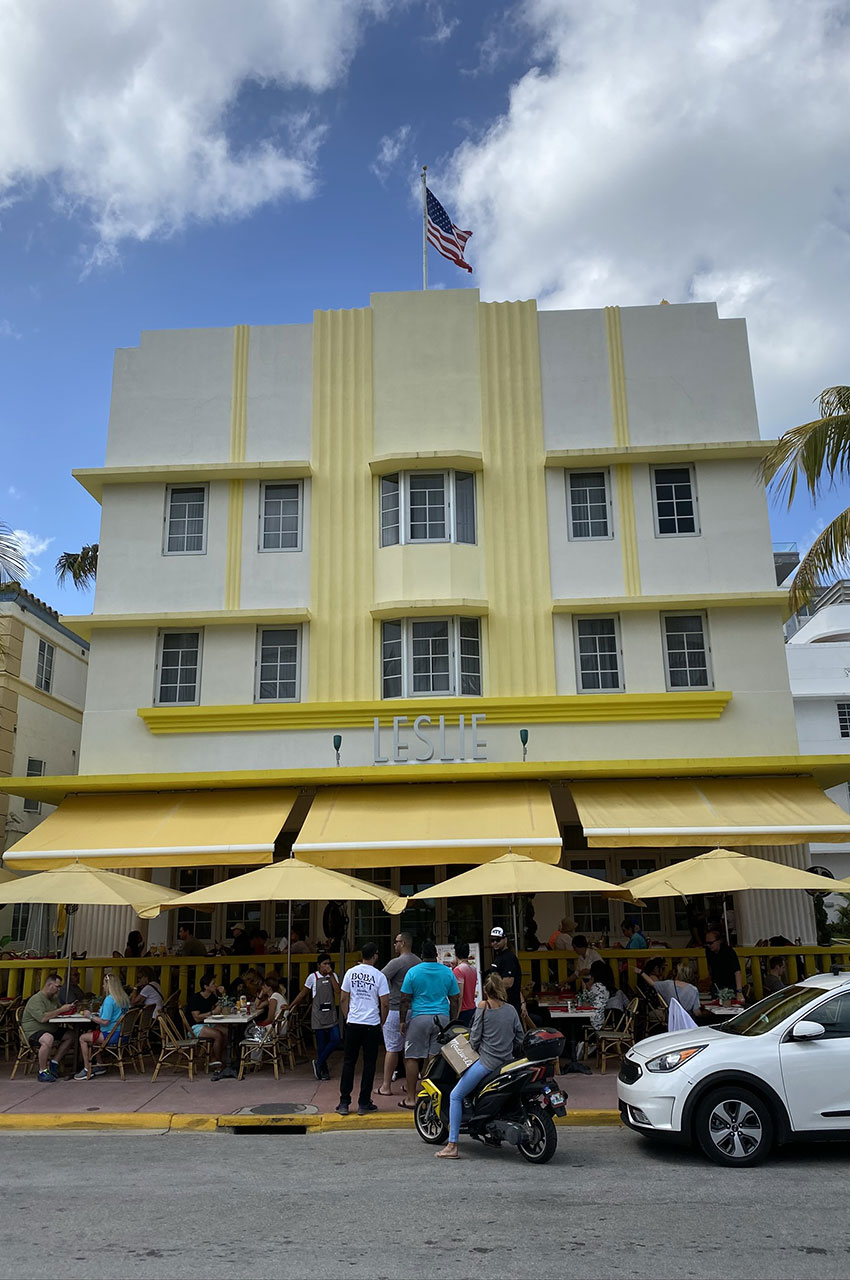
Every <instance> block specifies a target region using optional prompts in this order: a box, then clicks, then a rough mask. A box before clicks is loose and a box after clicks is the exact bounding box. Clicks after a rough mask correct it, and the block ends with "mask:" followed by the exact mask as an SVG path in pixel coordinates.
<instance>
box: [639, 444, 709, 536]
mask: <svg viewBox="0 0 850 1280" xmlns="http://www.w3.org/2000/svg"><path fill="white" fill-rule="evenodd" d="M659 471H687V473H688V475H689V477H690V482H691V505H692V506H693V510H694V527H693V529H685V530H680V529H676V530H674V531H673V532H670V533H663V532H662V531H661V527H660V523H659V521H660V517H659V514H658V483H657V480H656V476H657V475H658V473H659ZM649 481H650V488H651V489H652V519H653V525H654V528H655V536H656V538H699V537H700V536H701V535H702V528H701V526H700V515H699V495H698V493H697V475H696V469H695V467H694V466H693V464H692V463H690V462H684V463H681V464H670V463H663V464H662V463H659V464H658V465H657V466H656V465H652V466H651V467H650V468H649ZM676 519H677V520H678V516H677V517H676Z"/></svg>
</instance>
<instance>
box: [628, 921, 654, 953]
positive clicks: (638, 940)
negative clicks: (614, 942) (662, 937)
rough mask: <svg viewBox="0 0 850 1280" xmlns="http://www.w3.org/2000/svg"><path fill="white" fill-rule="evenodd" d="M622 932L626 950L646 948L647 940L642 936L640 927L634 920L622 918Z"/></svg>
mask: <svg viewBox="0 0 850 1280" xmlns="http://www.w3.org/2000/svg"><path fill="white" fill-rule="evenodd" d="M623 933H624V934H625V936H626V939H627V941H626V948H627V950H629V951H636V950H638V949H639V948H640V949H643V950H644V951H645V950H646V948H647V947H648V946H649V943H648V942H647V940H646V938H645V937H644V936H643V934H642V933H641V931H640V929H639V928H638V926H637V921H636V920H624V921H623Z"/></svg>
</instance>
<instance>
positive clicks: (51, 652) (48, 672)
mask: <svg viewBox="0 0 850 1280" xmlns="http://www.w3.org/2000/svg"><path fill="white" fill-rule="evenodd" d="M55 654H56V650H55V649H54V648H53V645H52V644H50V643H49V642H48V641H47V640H39V642H38V662H37V663H36V668H35V687H36V689H43V690H44V692H45V693H50V690H51V689H52V687H53V658H54V656H55Z"/></svg>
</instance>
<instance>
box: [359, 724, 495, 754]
mask: <svg viewBox="0 0 850 1280" xmlns="http://www.w3.org/2000/svg"><path fill="white" fill-rule="evenodd" d="M484 720H485V717H484V716H483V715H471V716H470V717H469V722H468V723H467V718H466V716H464V715H460V716H458V723H457V727H455V726H454V725H447V724H446V717H445V716H438V717H437V718H436V719H434V718H433V717H432V716H416V718H415V719H414V720H411V719H410V717H409V716H393V727H392V733H390V730H389V727H387V729H386V730H382V729H381V721H380V718H379V717H378V716H375V719H374V722H373V724H374V738H375V751H374V756H375V764H390V762H392V763H393V764H409V763H410V762H411V761H412V762H413V763H415V764H425V763H426V762H427V761H428V760H438V761H440V762H441V763H445V764H448V763H449V762H450V761H453V760H486V759H487V753H486V747H487V743H486V742H485V741H484V739H483V738H482V737H481V726H482V725H483V723H484ZM389 751H392V754H391V755H388V754H387V753H388V752H389Z"/></svg>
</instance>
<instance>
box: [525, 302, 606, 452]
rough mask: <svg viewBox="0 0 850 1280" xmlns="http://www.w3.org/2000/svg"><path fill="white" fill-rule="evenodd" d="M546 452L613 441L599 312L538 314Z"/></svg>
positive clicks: (603, 342)
mask: <svg viewBox="0 0 850 1280" xmlns="http://www.w3.org/2000/svg"><path fill="white" fill-rule="evenodd" d="M538 327H539V342H540V373H541V380H542V388H543V436H544V443H545V446H546V448H547V449H552V450H554V449H584V448H587V447H588V446H595V447H597V448H603V447H604V446H606V445H613V443H614V427H613V424H612V421H611V388H610V381H609V376H608V349H607V346H606V342H605V313H604V312H603V311H541V312H540V313H539V316H538Z"/></svg>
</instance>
